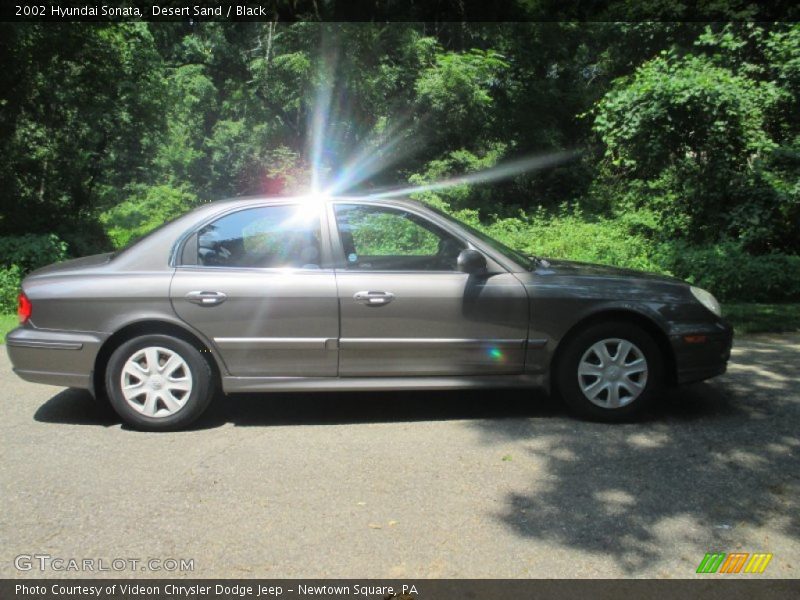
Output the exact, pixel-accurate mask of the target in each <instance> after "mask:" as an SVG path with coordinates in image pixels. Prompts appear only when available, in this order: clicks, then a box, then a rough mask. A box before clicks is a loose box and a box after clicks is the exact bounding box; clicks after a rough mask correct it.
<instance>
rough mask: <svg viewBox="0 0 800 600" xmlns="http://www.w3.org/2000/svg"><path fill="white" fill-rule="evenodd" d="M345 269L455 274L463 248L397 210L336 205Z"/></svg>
mask: <svg viewBox="0 0 800 600" xmlns="http://www.w3.org/2000/svg"><path fill="white" fill-rule="evenodd" d="M334 211H335V213H336V226H337V228H338V230H339V235H340V238H341V240H342V246H343V248H344V254H345V259H346V264H347V269H350V270H360V271H367V270H372V271H386V270H389V271H455V270H456V262H457V260H458V255H459V253H460V252H461V250H463V249H464V248H465V247H466V246H465V244H464V243H462V242H461V241H459V240H458V239H457V238H455V237H453V236H452V235H450V234H449V233H447V232H446V231H444V230H443V229H441V228H439V227H438V226H436V225H434V224H433V223H430V222H429V221H427V220H426V219H423V218H422V217H419V216H417V215H415V214H414V213H410V212H407V211H404V210H400V209H394V208H387V207H384V206H366V205H360V204H337V205H335V207H334Z"/></svg>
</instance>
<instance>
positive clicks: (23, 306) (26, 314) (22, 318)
mask: <svg viewBox="0 0 800 600" xmlns="http://www.w3.org/2000/svg"><path fill="white" fill-rule="evenodd" d="M32 312H33V307H32V306H31V301H30V300H28V297H27V296H26V295H25V293H24V292H20V293H19V304H18V307H17V315H19V322H20V323H25V322H26V321H27V320H28V319H30V318H31V313H32Z"/></svg>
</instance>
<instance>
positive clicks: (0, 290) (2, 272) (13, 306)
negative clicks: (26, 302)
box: [0, 265, 22, 313]
mask: <svg viewBox="0 0 800 600" xmlns="http://www.w3.org/2000/svg"><path fill="white" fill-rule="evenodd" d="M21 282H22V270H21V269H20V268H19V267H18V266H17V265H11V266H10V267H0V313H13V312H14V311H16V310H17V294H18V293H19V284H20V283H21Z"/></svg>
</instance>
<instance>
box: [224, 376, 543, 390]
mask: <svg viewBox="0 0 800 600" xmlns="http://www.w3.org/2000/svg"><path fill="white" fill-rule="evenodd" d="M480 388H545V389H546V388H547V381H546V378H545V376H544V375H531V374H523V375H505V376H501V375H487V376H461V377H457V376H453V377H231V376H228V377H223V378H222V389H223V391H224V392H225V393H226V394H232V393H238V392H312V391H317V392H323V391H359V390H374V391H391V390H455V389H480Z"/></svg>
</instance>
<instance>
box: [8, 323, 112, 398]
mask: <svg viewBox="0 0 800 600" xmlns="http://www.w3.org/2000/svg"><path fill="white" fill-rule="evenodd" d="M102 343H103V338H102V337H100V336H99V335H98V334H96V333H87V332H65V331H52V330H47V329H34V328H31V327H17V328H16V329H14V330H13V331H12V332H10V333H9V334H8V335H7V336H6V349H7V351H8V356H9V358H10V359H11V364H12V366H13V367H14V372H15V373H16V374H17V375H19V376H20V377H21V378H22V379H25V380H26V381H32V382H34V383H45V384H49V385H58V386H64V387H77V388H85V389H89V390H90V389H92V371H93V370H94V362H95V359H96V358H97V353H98V352H99V351H100V346H101V345H102Z"/></svg>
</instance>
